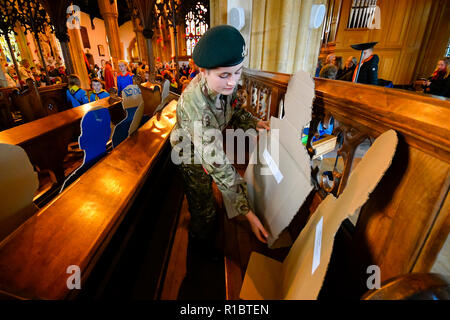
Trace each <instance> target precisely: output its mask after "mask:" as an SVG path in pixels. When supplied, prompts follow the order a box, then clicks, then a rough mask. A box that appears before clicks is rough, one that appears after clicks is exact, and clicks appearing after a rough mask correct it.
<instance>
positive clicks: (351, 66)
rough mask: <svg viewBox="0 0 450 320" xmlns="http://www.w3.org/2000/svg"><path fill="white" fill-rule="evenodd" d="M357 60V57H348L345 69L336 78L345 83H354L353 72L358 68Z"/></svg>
mask: <svg viewBox="0 0 450 320" xmlns="http://www.w3.org/2000/svg"><path fill="white" fill-rule="evenodd" d="M356 63H357V62H356V58H355V57H352V56H350V57H348V58H347V60H346V61H345V66H344V69H342V72H341V73H340V74H339V75H337V76H336V79H337V80H343V81H352V78H353V72H354V71H355V68H356Z"/></svg>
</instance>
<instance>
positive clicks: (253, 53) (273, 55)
mask: <svg viewBox="0 0 450 320" xmlns="http://www.w3.org/2000/svg"><path fill="white" fill-rule="evenodd" d="M256 1H257V5H255V3H256ZM321 3H323V4H325V3H326V0H302V1H298V0H255V1H253V15H252V28H251V37H250V38H251V39H250V45H251V46H250V61H249V65H250V68H252V69H257V70H264V71H273V72H282V73H294V72H296V71H298V70H305V71H307V72H309V73H311V74H312V75H313V74H314V72H315V68H316V63H317V58H318V56H319V51H320V38H321V34H322V28H323V24H322V26H321V27H319V28H318V29H311V28H310V27H309V22H310V14H311V8H312V5H313V4H321Z"/></svg>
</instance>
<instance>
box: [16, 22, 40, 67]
mask: <svg viewBox="0 0 450 320" xmlns="http://www.w3.org/2000/svg"><path fill="white" fill-rule="evenodd" d="M14 31H15V32H16V33H17V35H16V36H15V38H16V42H17V45H18V47H19V51H20V55H21V56H22V60H23V59H27V60H28V61H29V62H30V65H32V66H34V65H35V64H34V62H33V55H32V54H31V50H30V46H29V44H28V40H27V37H26V36H25V33H24V32H23V30H22V27H20V26H19V25H18V24H17V25H16V27H15V28H14Z"/></svg>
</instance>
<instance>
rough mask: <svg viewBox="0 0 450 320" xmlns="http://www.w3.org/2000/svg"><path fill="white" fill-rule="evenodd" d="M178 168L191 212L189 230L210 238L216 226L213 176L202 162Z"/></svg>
mask: <svg viewBox="0 0 450 320" xmlns="http://www.w3.org/2000/svg"><path fill="white" fill-rule="evenodd" d="M178 169H179V171H180V173H181V177H182V179H183V187H184V192H185V194H186V198H187V201H188V205H189V213H190V214H191V222H190V225H189V232H190V234H191V236H193V237H195V238H198V239H201V240H210V239H211V238H212V237H213V235H214V231H215V227H216V208H215V204H214V196H213V189H212V178H211V176H209V175H208V174H207V173H206V172H205V171H204V170H203V167H202V166H201V165H200V164H188V165H186V164H180V165H179V166H178Z"/></svg>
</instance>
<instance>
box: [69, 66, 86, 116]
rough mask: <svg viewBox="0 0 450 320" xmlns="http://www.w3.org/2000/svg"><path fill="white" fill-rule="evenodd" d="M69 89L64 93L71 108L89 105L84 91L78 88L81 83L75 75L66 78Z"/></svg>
mask: <svg viewBox="0 0 450 320" xmlns="http://www.w3.org/2000/svg"><path fill="white" fill-rule="evenodd" d="M67 82H68V86H69V88H68V89H67V91H66V96H67V101H68V102H69V103H70V104H71V105H72V108H75V107H79V106H81V105H83V104H86V103H89V99H88V97H87V94H86V91H84V90H83V89H81V88H80V86H81V81H80V78H78V76H77V75H75V74H71V75H69V76H68V78H67Z"/></svg>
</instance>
